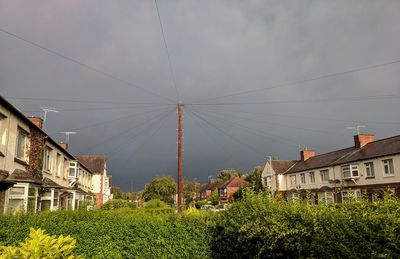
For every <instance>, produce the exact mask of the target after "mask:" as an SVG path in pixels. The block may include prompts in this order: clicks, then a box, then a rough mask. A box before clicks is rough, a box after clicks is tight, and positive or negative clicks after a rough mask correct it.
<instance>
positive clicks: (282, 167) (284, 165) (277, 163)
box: [271, 160, 298, 174]
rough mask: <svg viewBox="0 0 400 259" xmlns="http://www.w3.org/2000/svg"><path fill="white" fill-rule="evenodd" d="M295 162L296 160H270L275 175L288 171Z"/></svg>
mask: <svg viewBox="0 0 400 259" xmlns="http://www.w3.org/2000/svg"><path fill="white" fill-rule="evenodd" d="M296 162H298V161H296V160H271V167H272V169H273V170H274V171H275V173H276V174H283V173H284V172H286V171H287V170H289V169H290V168H291V167H292V166H293V165H294V164H295V163H296Z"/></svg>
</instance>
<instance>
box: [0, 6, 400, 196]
mask: <svg viewBox="0 0 400 259" xmlns="http://www.w3.org/2000/svg"><path fill="white" fill-rule="evenodd" d="M159 9H160V14H161V18H162V20H163V24H164V28H165V32H166V40H167V43H168V46H169V50H170V54H171V60H172V65H173V69H174V72H175V75H176V78H177V86H178V89H179V91H180V93H181V95H182V96H183V101H184V102H194V101H207V100H208V99H211V98H213V97H216V96H220V95H225V94H230V93H235V92H242V91H246V90H250V89H257V88H262V87H265V88H267V87H271V86H274V85H277V84H280V83H284V82H291V81H296V80H301V79H306V78H310V77H314V76H317V75H322V74H328V73H332V72H339V71H345V70H348V69H352V68H356V67H362V66H367V65H371V64H378V63H383V62H387V61H391V60H395V59H398V58H400V47H399V46H400V44H399V39H400V26H399V24H400V16H399V15H398V10H399V9H400V2H399V1H396V0H393V1H389V0H388V1H362V2H361V1H159ZM0 27H1V28H3V29H6V30H8V31H11V32H13V33H15V34H18V35H21V36H23V37H25V38H27V39H30V40H32V41H34V42H37V43H40V44H42V45H44V46H47V47H48V48H50V49H53V50H56V51H58V52H61V53H63V54H65V55H67V56H69V57H72V58H75V59H77V60H79V61H81V62H83V63H85V64H88V65H90V66H93V67H96V68H98V69H100V70H102V71H106V72H107V73H110V74H113V75H115V76H117V77H119V78H121V79H124V80H126V81H129V82H132V83H135V84H137V85H140V86H141V87H144V88H146V89H148V90H151V91H153V92H156V93H158V94H160V95H163V96H166V97H168V98H172V99H174V98H175V93H174V88H173V85H172V81H171V78H170V72H169V70H168V62H167V59H166V54H165V49H164V46H163V43H162V38H161V31H160V27H159V23H158V20H157V13H156V10H155V6H154V2H153V1H120V2H118V3H115V2H110V1H101V2H99V1H85V2H82V1H61V2H59V1H40V2H37V1H34V2H32V1H10V0H8V1H7V0H4V1H0ZM399 72H400V65H391V66H386V67H380V68H376V69H372V70H368V71H362V72H358V73H353V74H347V75H343V76H337V77H332V78H326V79H321V80H318V81H313V82H309V83H304V84H299V85H295V86H291V87H281V88H276V89H272V90H269V91H262V92H257V93H251V94H246V95H240V96H235V97H229V98H225V99H218V100H215V102H259V101H265V100H309V99H324V98H342V97H351V96H374V95H385V94H393V93H397V94H399V93H400V91H399V90H400V87H399V84H398V82H399V79H400V73H399ZM0 89H1V94H2V95H4V96H18V97H46V98H61V99H79V100H109V101H112V102H116V103H115V104H111V103H110V104H105V103H98V104H95V103H67V102H57V101H27V100H25V101H21V100H11V101H12V102H13V103H14V104H16V105H17V106H18V107H20V108H21V109H22V110H24V111H28V112H29V111H35V110H38V109H39V107H40V106H44V105H46V106H55V107H57V108H58V109H60V110H67V109H87V108H105V107H109V108H111V107H114V108H115V107H121V106H129V105H128V104H122V103H121V104H118V102H136V101H148V102H156V103H165V102H166V101H165V100H162V99H160V98H157V97H154V96H152V95H149V94H147V93H145V92H143V91H141V90H139V89H137V88H134V87H132V86H129V85H125V84H123V83H121V82H118V81H115V80H112V79H110V78H107V77H105V76H103V75H100V74H97V73H95V72H93V71H90V70H88V69H86V68H83V67H80V66H77V65H76V64H73V63H70V62H68V61H65V60H63V59H60V58H59V57H56V56H54V55H50V54H49V53H46V52H44V51H42V50H40V49H37V48H35V47H33V46H31V45H29V44H26V43H25V42H21V41H19V40H16V39H14V38H12V37H9V36H7V35H5V34H3V33H0ZM157 108H159V110H157V111H154V112H153V113H148V114H144V115H142V116H140V115H132V114H136V113H143V112H145V111H150V110H152V109H153V110H154V109H157ZM161 108H163V109H161ZM399 108H400V107H399V102H398V99H385V100H359V101H354V102H348V101H347V102H344V101H340V102H339V101H332V102H310V103H280V104H278V103H275V104H262V105H236V106H218V107H217V106H216V107H192V108H190V106H189V110H190V109H196V110H202V112H201V114H202V116H204V118H206V119H207V120H208V121H210V122H211V123H212V124H215V125H216V126H217V127H219V128H221V129H223V130H225V131H226V132H227V133H228V134H230V135H232V136H234V137H235V138H236V139H238V140H239V141H241V142H244V143H246V144H248V145H249V146H251V148H252V149H255V150H259V152H254V150H252V149H250V148H249V147H247V146H246V145H243V144H240V143H237V142H235V141H234V140H232V139H230V138H229V137H227V136H225V135H222V134H221V133H220V132H219V131H218V130H216V129H213V128H212V127H211V126H210V125H207V124H205V123H204V122H202V121H201V120H199V119H198V118H196V117H194V116H193V115H192V114H191V113H190V112H188V111H186V112H185V118H184V119H185V131H184V132H185V139H184V149H185V152H184V154H185V161H184V174H185V175H186V176H187V177H188V178H191V179H192V178H195V177H196V178H197V179H199V180H202V181H205V180H206V179H207V176H208V175H212V174H215V173H216V171H217V170H218V169H222V168H226V167H235V168H237V169H240V170H249V169H250V168H251V167H253V166H255V165H259V164H263V163H264V158H265V156H266V155H275V156H279V157H282V158H288V159H293V158H297V157H298V151H297V148H296V147H297V145H298V144H301V145H308V146H310V147H311V148H315V149H316V151H317V152H318V153H321V152H326V151H329V150H332V149H336V148H341V147H346V146H349V145H351V142H352V138H351V134H352V132H349V131H348V130H346V129H345V127H346V126H351V124H353V123H349V122H342V121H336V120H331V121H329V120H321V119H320V118H332V119H343V120H351V121H354V123H355V122H357V121H368V122H370V123H368V124H367V126H368V127H367V129H366V130H367V131H368V132H371V133H375V134H376V135H377V137H379V138H383V137H387V136H391V135H395V134H398V133H399V132H398V130H397V129H398V125H399V124H382V123H377V122H390V121H397V122H399V120H398V116H397V111H398V110H399ZM167 109H169V107H168V108H167V107H161V106H159V107H150V108H149V107H144V106H137V108H130V109H113V110H112V109H109V110H106V109H103V110H100V109H99V110H82V111H62V112H60V113H59V114H57V115H55V114H50V115H49V120H48V124H47V125H46V127H47V131H48V132H50V133H52V135H53V136H54V137H55V138H57V139H62V136H61V135H59V134H56V133H57V132H59V131H64V130H70V129H76V128H78V129H79V128H81V127H84V126H86V125H90V124H93V123H97V122H101V121H106V120H112V119H115V118H118V117H122V116H128V115H132V116H131V117H129V118H127V119H126V120H116V121H113V122H110V123H108V124H100V125H98V126H96V127H92V128H86V129H82V130H81V131H80V133H79V135H76V136H74V137H73V138H72V139H71V150H72V152H74V153H81V152H83V151H87V152H91V153H106V154H107V155H108V156H109V170H110V173H111V174H113V175H114V180H115V184H117V185H120V186H122V187H123V188H125V189H126V188H128V186H129V184H128V182H129V181H131V180H133V181H134V186H135V188H137V189H138V188H141V187H142V186H143V184H144V183H146V182H147V181H149V180H150V179H151V178H153V177H154V176H155V175H162V174H169V175H175V170H176V161H175V160H176V158H175V157H176V125H175V124H176V118H175V114H171V115H170V116H169V117H168V119H167V120H166V122H165V125H163V127H162V128H161V129H160V131H158V132H157V133H156V134H155V135H154V136H152V135H151V134H152V133H153V132H154V131H155V130H156V129H157V127H159V124H158V123H160V120H159V119H158V120H157V118H156V121H155V122H156V123H155V124H154V125H150V126H152V127H146V125H145V126H144V127H140V126H138V127H137V128H135V129H133V130H132V131H127V132H126V133H125V134H122V135H119V133H120V132H123V131H126V130H127V129H129V128H131V127H133V126H135V125H137V124H140V123H144V121H146V120H150V119H151V118H152V116H156V115H157V114H161V112H163V111H167ZM212 109H213V110H212ZM216 109H219V111H217V110H216ZM221 109H225V110H236V111H242V112H248V113H238V112H236V113H234V112H228V111H221ZM206 110H208V111H206ZM211 110H212V111H211ZM253 113H265V114H264V115H262V114H253ZM268 114H269V115H268ZM279 114H281V115H283V116H278V115H279ZM296 115H298V117H297V118H296V117H295V116H296ZM243 117H244V118H246V117H247V119H243ZM305 117H307V118H305ZM225 120H226V121H225ZM265 121H267V122H268V123H265ZM230 122H231V123H233V124H230ZM150 123H151V122H150ZM238 124H241V125H244V126H245V127H248V128H252V129H256V130H258V131H257V132H256V131H253V130H249V129H247V130H245V128H244V127H243V126H238ZM305 129H312V130H305ZM259 131H265V132H267V133H268V134H269V135H268V134H266V135H265V137H261V136H260V134H261V133H260V132H259ZM141 132H144V133H141ZM139 133H140V134H139ZM135 134H138V137H135V138H133V137H134V136H135ZM150 137H151V138H150ZM106 139H110V141H108V142H105V143H104V144H103V145H98V143H101V142H102V141H104V140H106ZM146 140H148V141H146ZM143 143H145V144H143ZM91 147H92V148H91Z"/></svg>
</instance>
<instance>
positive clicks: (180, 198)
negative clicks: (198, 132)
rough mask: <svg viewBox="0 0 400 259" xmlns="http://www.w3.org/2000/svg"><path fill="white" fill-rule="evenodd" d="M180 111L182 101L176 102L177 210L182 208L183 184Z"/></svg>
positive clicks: (181, 109) (181, 110)
mask: <svg viewBox="0 0 400 259" xmlns="http://www.w3.org/2000/svg"><path fill="white" fill-rule="evenodd" d="M182 112H183V103H182V102H178V203H177V204H178V211H181V210H182V201H183V186H182Z"/></svg>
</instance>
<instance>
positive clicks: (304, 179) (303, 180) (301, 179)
mask: <svg viewBox="0 0 400 259" xmlns="http://www.w3.org/2000/svg"><path fill="white" fill-rule="evenodd" d="M300 183H301V184H306V174H305V173H301V174H300Z"/></svg>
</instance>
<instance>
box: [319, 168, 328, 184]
mask: <svg viewBox="0 0 400 259" xmlns="http://www.w3.org/2000/svg"><path fill="white" fill-rule="evenodd" d="M325 173H327V174H328V177H327V178H328V179H325V177H323V176H325ZM319 179H320V180H321V183H327V182H328V181H329V179H330V174H329V169H324V170H320V171H319Z"/></svg>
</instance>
